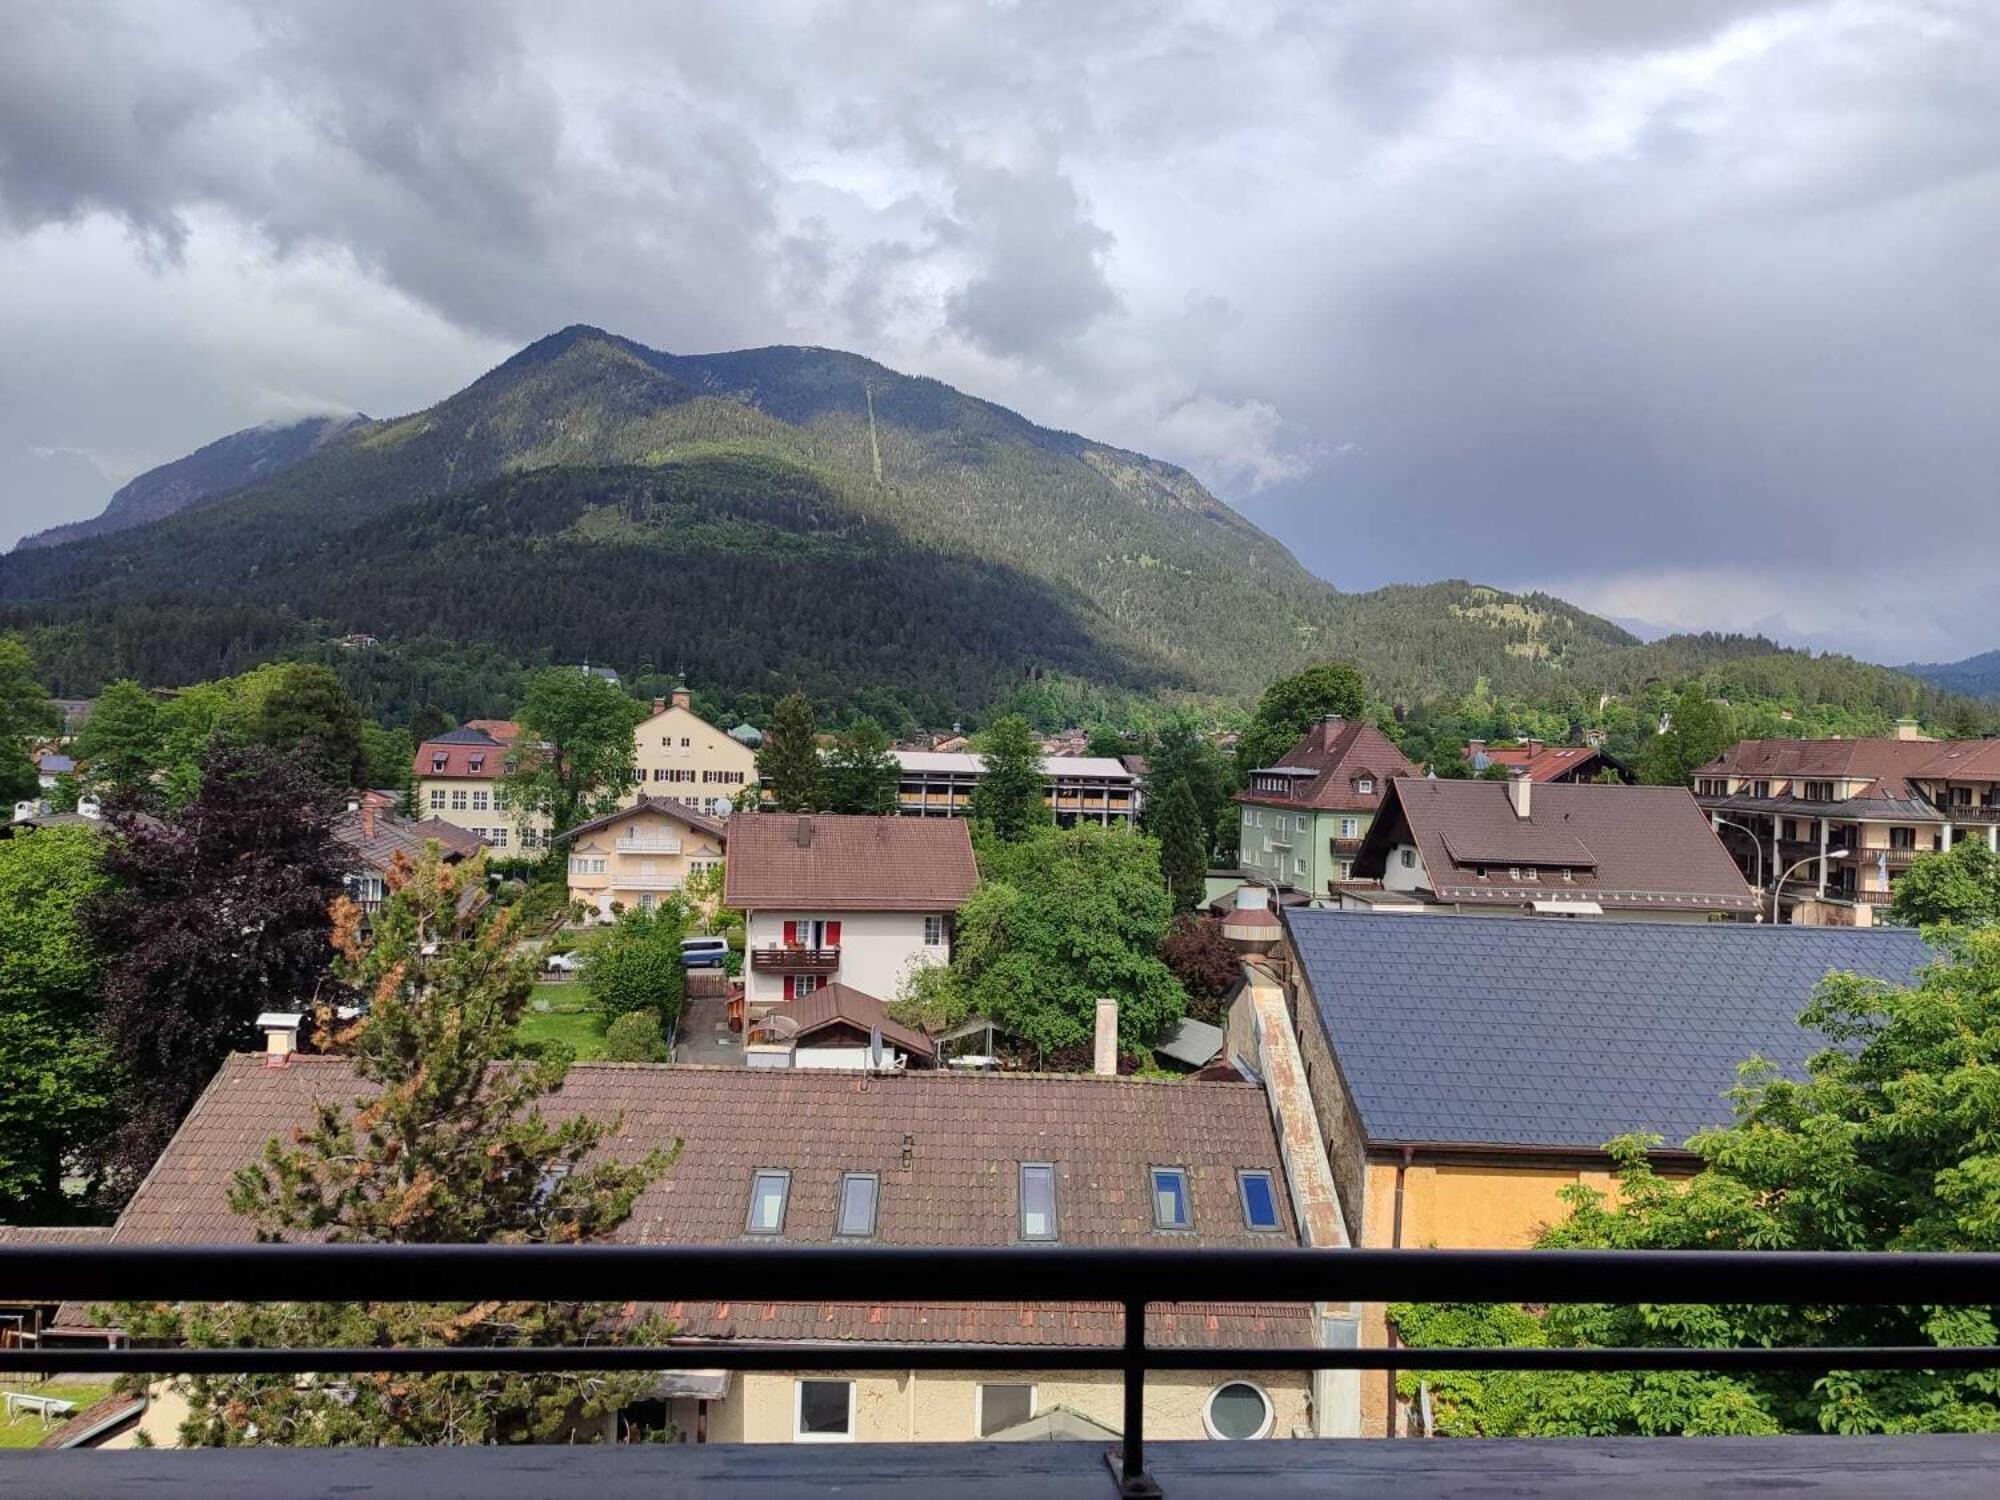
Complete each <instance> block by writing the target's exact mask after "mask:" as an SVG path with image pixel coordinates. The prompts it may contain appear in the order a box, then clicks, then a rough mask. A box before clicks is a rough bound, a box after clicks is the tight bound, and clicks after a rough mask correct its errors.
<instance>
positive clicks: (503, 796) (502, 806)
mask: <svg viewBox="0 0 2000 1500" xmlns="http://www.w3.org/2000/svg"><path fill="white" fill-rule="evenodd" d="M507 805H508V804H507V793H506V792H505V791H503V790H502V789H501V788H499V787H495V788H494V789H493V810H494V811H495V812H505V811H506V810H507Z"/></svg>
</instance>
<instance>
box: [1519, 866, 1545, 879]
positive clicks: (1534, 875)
mask: <svg viewBox="0 0 2000 1500" xmlns="http://www.w3.org/2000/svg"><path fill="white" fill-rule="evenodd" d="M1521 878H1522V879H1523V880H1540V879H1541V878H1542V877H1541V873H1540V872H1539V871H1538V870H1536V869H1535V867H1534V866H1533V865H1527V866H1524V867H1523V868H1522V870H1521Z"/></svg>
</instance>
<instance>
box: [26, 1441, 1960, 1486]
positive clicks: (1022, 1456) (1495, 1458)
mask: <svg viewBox="0 0 2000 1500" xmlns="http://www.w3.org/2000/svg"><path fill="white" fill-rule="evenodd" d="M1104 1452H1105V1450H1104V1448H1103V1447H1102V1446H1100V1445H1098V1444H1093V1443H951V1444H936V1445H917V1444H900V1443H899V1444H880V1445H876V1444H855V1445H846V1444H838V1445H835V1444H827V1445H818V1446H810V1445H801V1446H796V1447H795V1446H790V1445H785V1444H771V1445H760V1446H749V1447H746V1446H727V1445H722V1444H712V1445H708V1446H703V1447H696V1446H671V1447H647V1446H635V1447H623V1448H601V1447H577V1448H471V1449H467V1448H457V1449H453V1448H403V1449H395V1448H342V1449H283V1448H264V1449H247V1448H236V1449H203V1450H195V1451H172V1450H165V1449H143V1448H142V1449H130V1450H126V1451H123V1452H92V1451H88V1450H84V1451H76V1452H61V1453H58V1452H35V1451H26V1452H0V1496H7V1497H10V1500H11V1497H13V1496H22V1497H27V1496H34V1497H37V1500H112V1497H116V1500H138V1497H141V1496H143V1497H146V1500H250V1497H252V1496H256V1497H259V1500H262V1497H266V1496H272V1495H284V1496H288V1497H305V1496H313V1495H339V1496H342V1497H343V1500H355V1497H363V1500H366V1497H382V1496H390V1495H413V1494H414V1495H421V1496H423V1497H424V1500H542V1497H545V1496H558V1495H587V1496H589V1497H590V1500H640V1497H644V1500H830V1497H833V1496H841V1497H853V1496H859V1495H871V1496H874V1495H882V1496H889V1497H891V1500H896V1497H902V1500H931V1497H939V1500H1022V1497H1023V1496H1027V1495H1033V1496H1036V1497H1038V1500H1043V1497H1046V1500H1109V1497H1112V1496H1113V1495H1114V1494H1115V1491H1114V1488H1113V1485H1112V1483H1111V1476H1110V1473H1109V1471H1108V1470H1107V1468H1106V1466H1105V1461H1104ZM1148 1457H1149V1459H1150V1461H1151V1463H1152V1466H1153V1474H1154V1477H1155V1478H1156V1479H1157V1480H1158V1481H1159V1483H1160V1487H1161V1490H1162V1492H1163V1494H1164V1496H1165V1497H1166V1500H1179V1497H1183V1496H1186V1497H1193V1496H1201V1497H1204V1500H1251V1497H1257V1500H1272V1497H1275V1500H1284V1497H1287V1496H1316V1497H1320V1496H1332V1497H1339V1500H1361V1497H1363V1496H1367V1497H1371V1500H1372V1497H1376V1496H1382V1495H1395V1496H1397V1497H1399V1500H1473V1497H1481V1500H1490V1497H1498V1496H1506V1497H1513V1500H1520V1497H1527V1496H1555V1497H1562V1500H1584V1497H1586V1496H1588V1497H1591V1500H1597V1497H1601V1496H1606V1495H1617V1496H1619V1497H1621V1500H1668V1497H1680V1496H1684V1495H1691V1494H1699V1495H1701V1496H1704V1497H1720V1496H1734V1495H1746V1496H1747V1495H1758V1496H1769V1495H1770V1494H1771V1493H1772V1492H1774V1491H1786V1492H1792V1491H1797V1492H1803V1493H1805V1494H1809V1495H1811V1496H1812V1497H1813V1500H1860V1497H1863V1496H1866V1497H1870V1500H1881V1497H1891V1496H1904V1495H1907V1496H1922V1497H1924V1500H1961V1497H1963V1500H1972V1497H1975V1496H1977V1497H1980V1500H1986V1497H1990V1496H1992V1495H1993V1494H1995V1493H1996V1492H2000V1437H1961V1436H1944V1437H1914V1438H1875V1437H1859V1438H1837V1437H1804V1438H1624V1439H1609V1440H1599V1439H1582V1438H1574V1439H1568V1440H1563V1441H1553V1442H1454V1441H1448V1440H1447V1441H1438V1442H1423V1441H1416V1440H1412V1441H1406V1442H1398V1443H1387V1442H1266V1443H1242V1444H1235V1443H1160V1444H1157V1445H1154V1446H1153V1448H1152V1449H1151V1451H1150V1452H1149V1455H1148Z"/></svg>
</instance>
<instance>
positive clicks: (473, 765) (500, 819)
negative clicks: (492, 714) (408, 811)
mask: <svg viewBox="0 0 2000 1500" xmlns="http://www.w3.org/2000/svg"><path fill="white" fill-rule="evenodd" d="M520 733H521V726H520V725H518V724H516V723H514V722H513V721H512V720H511V719H471V720H468V721H467V722H466V724H465V725H464V727H463V728H459V729H454V730H452V731H451V732H450V733H449V734H441V735H439V736H437V737H436V738H435V739H429V740H425V741H424V742H423V743H422V744H421V745H419V746H418V747H417V756H416V760H415V762H414V763H413V764H412V766H411V774H412V776H413V777H414V778H415V782H416V789H417V790H416V797H417V816H418V817H419V818H438V819H441V820H443V821H444V822H446V823H449V824H451V825H452V826H453V827H454V828H463V829H465V830H466V831H467V832H468V833H470V834H472V835H473V836H474V837H475V838H481V839H484V840H485V841H486V842H487V843H488V844H489V845H491V846H492V847H493V848H494V849H495V850H496V851H499V852H501V853H508V854H511V853H514V852H516V851H519V850H527V851H529V852H533V851H535V850H539V849H541V848H543V847H544V846H545V845H546V844H547V842H548V835H549V820H548V818H547V816H545V815H544V814H541V813H537V814H535V815H534V816H532V817H528V818H525V819H524V818H522V817H521V816H520V815H519V814H518V812H517V810H516V809H515V808H513V807H512V806H510V805H509V803H508V799H507V789H506V787H505V785H504V784H503V783H502V780H501V778H502V777H504V776H505V775H506V774H507V755H508V752H509V751H511V750H512V749H513V747H514V741H515V740H516V739H517V738H518V737H519V736H520Z"/></svg>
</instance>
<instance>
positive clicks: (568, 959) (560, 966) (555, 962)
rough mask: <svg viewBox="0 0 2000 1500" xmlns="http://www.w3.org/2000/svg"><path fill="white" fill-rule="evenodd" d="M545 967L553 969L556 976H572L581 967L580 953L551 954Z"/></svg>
mask: <svg viewBox="0 0 2000 1500" xmlns="http://www.w3.org/2000/svg"><path fill="white" fill-rule="evenodd" d="M545 967H547V968H550V969H553V970H554V971H555V972H556V973H558V974H574V973H576V972H577V971H578V970H579V969H581V968H582V967H583V955H582V954H581V953H552V954H550V955H549V961H548V963H547V965H546V966H545Z"/></svg>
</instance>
